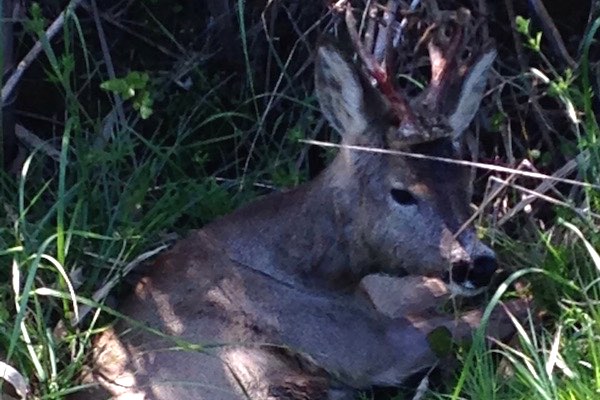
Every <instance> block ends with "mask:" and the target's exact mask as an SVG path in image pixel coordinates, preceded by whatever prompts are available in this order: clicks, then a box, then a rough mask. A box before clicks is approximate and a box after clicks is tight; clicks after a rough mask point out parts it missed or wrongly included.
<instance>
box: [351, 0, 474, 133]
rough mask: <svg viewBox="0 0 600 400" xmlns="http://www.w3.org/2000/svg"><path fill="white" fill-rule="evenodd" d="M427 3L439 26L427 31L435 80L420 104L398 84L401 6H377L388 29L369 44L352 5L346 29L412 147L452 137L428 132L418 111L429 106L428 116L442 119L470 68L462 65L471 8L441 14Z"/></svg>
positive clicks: (381, 28) (381, 26)
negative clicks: (445, 106) (451, 89)
mask: <svg viewBox="0 0 600 400" xmlns="http://www.w3.org/2000/svg"><path fill="white" fill-rule="evenodd" d="M427 3H428V6H427V8H429V11H430V14H433V15H430V17H432V19H433V22H432V23H431V24H430V26H429V28H428V29H427V30H426V32H425V34H424V37H423V39H422V40H425V41H426V42H427V47H428V52H429V59H430V64H431V80H430V82H429V84H428V86H427V88H426V89H425V91H424V92H423V96H420V98H419V100H418V101H414V100H413V101H411V100H410V99H409V98H407V96H406V95H405V94H404V93H403V91H402V90H401V89H400V88H399V87H398V86H397V84H396V83H395V82H394V75H395V71H394V67H395V65H394V60H395V58H396V52H397V46H394V37H395V34H396V33H397V27H398V26H399V22H398V21H397V20H396V16H397V14H398V9H399V2H398V1H397V0H389V1H388V2H387V5H386V6H385V7H384V6H381V5H377V6H374V7H380V8H383V9H384V18H383V19H384V23H385V25H384V24H382V23H381V22H379V23H378V28H379V29H378V32H377V37H376V38H372V37H368V38H366V40H364V41H363V40H362V39H361V36H360V34H359V30H358V26H357V21H356V19H355V17H354V15H353V11H352V7H351V5H350V2H346V3H345V20H346V26H347V29H348V33H349V36H350V39H351V41H352V44H353V46H354V49H355V51H356V53H357V54H358V57H359V58H360V60H361V61H362V63H363V65H364V67H365V69H366V70H367V72H368V73H369V74H370V75H371V76H372V77H373V79H374V80H375V83H376V85H377V88H378V90H379V91H380V92H381V93H382V95H383V96H385V98H386V99H387V100H388V102H389V104H390V107H391V111H392V113H393V114H394V116H395V118H396V119H397V121H398V135H399V139H400V138H402V139H403V141H405V142H406V143H408V144H411V143H417V142H424V141H430V140H435V139H437V138H439V137H440V136H445V135H448V133H447V132H444V131H443V130H435V131H433V130H432V129H426V128H425V127H424V124H423V123H422V122H421V120H420V115H422V114H423V113H422V112H419V110H416V109H415V108H417V107H418V108H419V109H421V108H425V109H426V111H427V117H428V118H431V116H432V115H436V114H437V116H438V117H440V118H441V117H442V115H441V114H442V112H441V111H442V110H441V108H442V104H443V102H444V99H445V98H446V96H447V91H448V88H449V86H450V85H451V84H452V82H453V81H455V79H456V78H457V77H458V74H460V71H461V70H464V68H460V66H459V65H458V64H459V57H460V55H461V54H462V52H463V48H464V42H465V35H464V28H463V26H464V25H466V24H467V22H468V19H469V17H470V13H469V12H468V11H467V10H465V9H461V10H459V11H440V10H439V9H438V8H437V5H436V6H435V7H431V6H430V4H432V3H433V4H435V2H434V1H429V2H427ZM368 31H369V35H373V29H369V30H368ZM448 31H449V32H448ZM382 36H383V37H382ZM381 43H383V46H384V49H383V50H381V48H379V49H378V48H377V47H378V46H379V47H381ZM381 55H383V56H381ZM416 103H418V104H416ZM427 125H431V124H427Z"/></svg>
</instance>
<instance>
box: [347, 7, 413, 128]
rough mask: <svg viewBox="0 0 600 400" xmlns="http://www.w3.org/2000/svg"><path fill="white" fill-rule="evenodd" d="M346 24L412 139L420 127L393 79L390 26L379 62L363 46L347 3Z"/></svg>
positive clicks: (359, 55)
mask: <svg viewBox="0 0 600 400" xmlns="http://www.w3.org/2000/svg"><path fill="white" fill-rule="evenodd" d="M396 9H397V7H396ZM388 12H390V10H388ZM394 15H395V10H394ZM394 18H395V16H394ZM346 26H347V28H348V33H349V35H350V39H351V40H352V44H353V46H354V49H355V51H356V53H357V54H358V57H359V58H360V59H361V61H362V62H363V64H364V66H365V68H366V69H367V71H368V72H369V74H370V75H371V76H372V77H373V78H374V79H375V81H376V83H377V87H378V88H379V90H380V91H381V93H382V94H383V95H384V96H385V97H386V98H387V99H388V101H389V102H390V106H391V108H392V112H393V114H394V116H395V117H396V118H397V121H398V123H399V124H400V126H401V127H402V128H403V129H402V130H403V131H404V133H405V134H406V135H405V136H406V137H407V139H408V137H411V139H413V140H414V139H416V138H415V137H414V135H416V134H418V133H419V132H420V131H421V130H420V129H418V128H419V127H420V124H419V121H418V118H417V116H416V114H415V113H414V111H413V110H412V109H411V106H410V102H409V101H408V99H407V98H406V96H405V95H404V93H402V91H401V90H400V89H398V88H397V87H396V85H395V84H394V81H393V75H394V74H393V71H392V65H393V61H392V59H393V44H392V40H393V32H392V29H391V27H390V26H388V29H387V30H386V32H385V34H386V44H385V51H384V52H383V54H384V57H383V61H382V62H381V63H380V62H379V61H377V59H376V57H375V56H374V55H373V54H372V53H371V52H369V51H367V49H365V47H364V46H363V44H362V41H361V39H360V35H359V33H358V29H357V22H356V19H355V18H354V15H353V14H352V8H351V6H350V4H349V3H347V4H346Z"/></svg>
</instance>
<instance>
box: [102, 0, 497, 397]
mask: <svg viewBox="0 0 600 400" xmlns="http://www.w3.org/2000/svg"><path fill="white" fill-rule="evenodd" d="M347 19H348V22H349V26H348V28H349V30H350V33H351V37H352V38H353V41H354V42H356V38H357V37H358V35H357V34H356V31H355V26H353V23H352V16H351V15H350V11H347ZM460 40H462V39H461V35H460V27H456V28H455V34H454V35H453V36H452V37H451V38H450V45H448V46H449V47H448V48H447V49H443V50H442V48H441V44H440V42H439V41H436V40H434V39H432V41H431V42H430V43H429V53H430V57H431V59H432V78H431V83H430V85H429V87H428V88H427V89H426V90H425V91H424V92H423V94H422V95H421V96H418V97H416V98H414V99H412V100H409V99H408V98H405V97H404V96H403V95H402V93H401V92H400V91H399V90H397V89H394V85H393V84H392V82H391V76H390V74H388V73H387V72H386V71H385V69H384V68H383V67H382V64H381V63H380V62H378V61H376V60H375V59H374V58H373V56H371V55H370V54H367V53H366V51H365V50H364V49H361V48H360V46H359V44H358V43H354V44H355V46H356V47H357V50H358V52H359V55H360V58H361V60H362V61H363V64H365V66H364V67H366V70H367V72H368V73H370V74H371V75H372V77H373V78H375V80H376V81H377V82H376V83H377V88H374V87H373V85H372V84H371V83H370V81H369V78H368V77H367V76H366V74H364V72H363V69H361V68H359V67H357V66H356V65H355V64H354V63H353V62H351V61H350V59H349V58H348V57H347V56H346V55H345V53H344V52H342V51H340V50H339V49H338V48H337V47H336V46H334V45H333V44H330V43H324V44H322V45H321V46H319V47H318V49H317V55H316V65H315V85H316V93H317V97H318V100H319V103H320V106H321V109H322V112H323V115H324V116H325V117H326V119H327V120H328V121H329V123H330V124H331V126H332V127H333V128H335V130H337V131H338V132H339V134H340V135H341V136H342V147H341V149H340V151H339V154H338V155H337V157H336V158H335V160H334V161H333V162H332V164H331V165H330V166H329V167H328V168H327V169H326V170H325V171H324V172H323V173H322V174H321V175H320V176H318V177H317V178H316V179H314V180H313V181H311V182H309V183H307V184H305V185H303V186H300V187H298V188H296V189H294V190H291V191H289V192H286V193H275V194H271V195H268V196H266V197H264V198H262V199H259V200H256V201H255V202H253V203H251V204H249V205H247V206H245V207H243V208H241V209H239V210H237V211H236V212H234V213H232V214H230V215H227V216H225V217H223V218H221V219H219V220H217V221H215V222H213V223H211V224H209V225H207V226H206V227H204V228H203V229H201V230H199V231H195V232H192V233H191V234H189V236H188V237H187V238H186V239H184V240H182V241H180V242H179V243H178V244H177V245H176V246H174V248H172V249H171V250H170V251H168V252H167V253H165V254H163V255H162V256H161V257H159V259H158V260H157V261H156V262H155V263H154V265H153V267H152V268H151V270H150V271H149V272H148V273H147V274H146V275H145V276H144V278H142V279H141V280H140V281H139V283H138V284H137V285H136V287H135V290H134V293H132V294H131V295H130V296H129V297H128V298H127V299H126V300H125V301H124V302H123V306H122V307H121V308H120V311H121V312H122V313H123V314H125V315H127V316H128V317H130V318H132V319H134V320H137V321H140V322H141V323H142V324H144V325H147V326H148V327H149V328H150V329H140V328H139V326H138V325H135V324H131V323H128V322H126V321H121V322H119V324H117V326H116V328H114V329H111V330H109V331H107V332H105V333H104V334H102V335H101V336H100V338H99V339H98V340H97V341H96V343H95V349H94V360H93V362H94V366H93V371H92V374H91V375H92V376H93V379H94V380H95V381H96V382H99V383H100V384H101V385H102V386H103V387H104V388H105V389H106V390H107V391H108V392H109V393H110V394H111V395H112V396H114V397H115V398H119V399H157V400H158V399H161V400H163V399H164V400H167V399H207V400H209V399H210V400H226V399H242V398H245V396H247V397H249V398H251V399H337V398H352V391H353V390H356V389H361V388H369V387H371V386H374V385H381V386H396V385H399V384H401V383H402V381H403V380H404V379H405V378H406V377H407V376H408V375H410V374H412V373H414V372H417V371H418V370H421V369H423V368H428V367H430V366H432V365H433V364H434V363H435V362H436V356H435V355H434V354H433V353H432V352H431V351H430V350H428V346H427V343H426V337H425V336H424V334H423V332H427V331H428V330H430V329H432V326H434V325H445V326H449V327H455V328H456V327H458V329H457V330H456V331H455V332H458V333H457V334H458V335H466V334H468V333H469V332H470V328H471V327H472V326H473V324H475V323H476V321H475V320H476V318H475V319H473V318H471V319H469V318H470V317H469V318H463V319H459V320H458V321H454V320H453V318H452V317H451V316H443V317H436V318H434V319H429V320H427V321H421V322H419V320H418V319H417V320H415V319H412V320H408V319H407V318H404V316H403V314H402V312H400V313H399V315H393V316H389V315H384V314H382V313H380V312H377V310H376V309H375V308H374V307H373V305H372V304H371V303H370V302H369V301H368V299H366V298H365V296H361V295H359V294H358V291H357V290H356V289H357V287H358V285H359V283H360V281H361V279H363V278H364V277H365V276H367V275H369V274H374V273H378V272H381V273H386V274H389V275H396V276H397V275H401V274H409V275H420V276H443V275H446V278H448V279H449V280H450V281H452V282H453V283H454V284H455V286H456V287H460V288H462V289H461V290H462V291H464V292H468V293H472V292H474V291H477V290H478V289H480V288H482V287H484V286H486V285H487V284H488V283H489V281H490V278H491V276H492V274H493V273H494V271H495V269H496V261H495V256H494V253H493V252H492V251H491V250H490V249H489V248H488V247H486V246H485V245H484V244H482V243H480V242H479V240H478V239H477V236H476V234H475V232H474V230H473V229H472V228H466V229H462V231H461V232H460V233H458V234H457V232H458V231H459V229H461V226H462V225H463V223H464V222H465V221H466V220H467V219H468V217H469V185H470V173H469V171H468V170H467V169H466V168H465V167H463V166H459V165H456V164H451V163H444V162H441V161H440V160H439V159H438V160H432V159H415V158H409V157H403V156H397V155H393V154H385V153H382V152H368V151H358V150H356V149H353V148H350V147H348V146H366V147H372V148H376V149H386V150H401V151H407V152H412V153H418V154H424V155H429V156H434V157H443V158H449V159H453V158H458V156H459V155H458V150H459V148H460V144H459V143H460V140H461V137H462V133H463V131H464V130H465V129H466V128H467V126H468V125H469V123H470V121H471V119H472V118H473V116H474V115H475V113H476V111H477V109H478V107H479V103H480V100H481V98H482V97H483V92H484V87H485V82H486V74H487V71H488V69H489V68H490V65H491V64H492V62H493V60H494V58H495V51H494V50H493V49H490V48H488V49H484V50H482V51H480V52H477V54H473V56H472V57H471V58H470V59H468V60H462V59H461V58H460V57H459V54H458V53H459V52H460V51H459V50H458V49H457V47H459V46H457V45H456V42H457V41H458V42H460ZM459 64H460V65H459ZM450 87H453V88H454V89H456V88H458V89H459V90H458V93H459V95H457V97H455V98H448V96H449V93H450V90H449V89H448V88H450ZM423 279H425V278H423ZM367 291H368V289H367ZM387 295H389V296H390V297H393V296H394V293H393V289H392V290H391V292H390V293H387V294H386V296H387ZM398 295H401V293H399V294H398ZM432 321H433V322H432ZM157 331H160V332H162V333H163V335H157V334H156V332H157ZM167 335H168V336H169V337H167ZM173 337H174V339H173ZM202 344H221V345H218V346H217V345H215V346H207V347H202V346H199V345H202Z"/></svg>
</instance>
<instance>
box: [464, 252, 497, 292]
mask: <svg viewBox="0 0 600 400" xmlns="http://www.w3.org/2000/svg"><path fill="white" fill-rule="evenodd" d="M497 268H498V262H497V261H496V257H493V256H480V257H477V258H475V260H474V261H473V268H472V269H471V270H470V271H469V280H470V281H471V282H473V285H475V287H483V286H487V285H489V284H490V282H491V280H492V277H493V276H494V272H496V269H497Z"/></svg>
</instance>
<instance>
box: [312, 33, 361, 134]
mask: <svg viewBox="0 0 600 400" xmlns="http://www.w3.org/2000/svg"><path fill="white" fill-rule="evenodd" d="M315 88H316V93H317V98H318V99H319V104H320V106H321V111H322V112H323V115H324V116H325V118H327V120H328V121H329V123H330V124H331V126H332V127H334V128H335V129H336V130H337V131H338V132H339V133H340V134H341V135H342V136H343V137H348V136H349V137H352V136H354V135H358V134H362V133H363V132H364V131H365V130H366V128H367V122H368V118H367V115H366V112H365V104H364V100H365V89H366V87H365V85H364V79H362V77H361V75H360V72H359V71H358V70H357V68H356V67H355V66H354V64H353V63H351V62H350V61H349V60H348V59H347V58H346V56H345V55H344V54H342V52H341V51H340V50H338V49H337V48H336V47H335V46H334V45H333V44H331V43H325V44H322V45H320V46H319V47H318V49H317V59H316V62H315Z"/></svg>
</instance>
